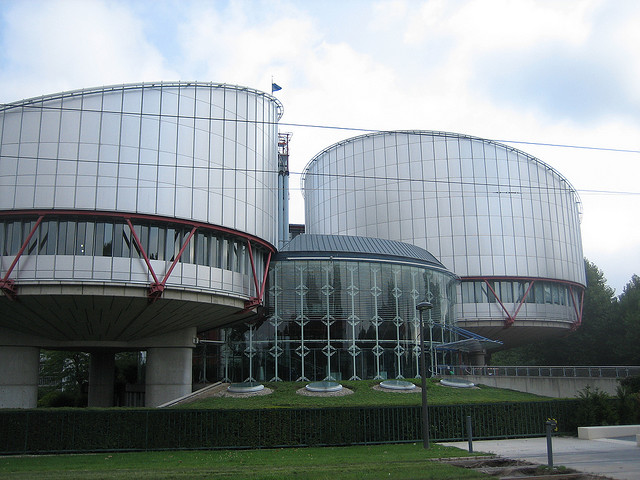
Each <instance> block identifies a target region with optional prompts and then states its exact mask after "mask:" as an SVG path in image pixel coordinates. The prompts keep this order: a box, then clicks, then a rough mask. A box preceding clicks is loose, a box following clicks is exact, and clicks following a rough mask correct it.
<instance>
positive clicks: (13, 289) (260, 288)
mask: <svg viewBox="0 0 640 480" xmlns="http://www.w3.org/2000/svg"><path fill="white" fill-rule="evenodd" d="M33 216H37V220H36V223H35V224H34V225H33V227H32V228H31V231H30V232H29V235H28V236H27V238H26V239H25V240H24V242H23V243H22V246H21V248H20V250H19V251H18V253H16V255H15V257H14V259H13V261H12V262H11V265H10V267H9V269H8V270H7V271H6V272H5V274H4V276H3V277H2V279H0V290H2V292H3V293H4V294H5V295H6V296H7V297H8V298H9V299H11V300H16V299H17V296H18V290H17V286H16V282H15V280H13V279H12V278H10V276H11V273H12V272H13V270H14V268H15V266H16V265H17V263H18V261H19V260H20V257H22V254H23V253H24V251H25V250H26V248H27V245H28V244H29V242H30V241H31V239H32V238H33V235H34V234H35V233H36V231H37V230H38V227H39V226H40V224H41V223H42V221H43V220H44V218H45V217H76V218H77V217H85V218H90V217H100V218H109V219H113V220H124V221H125V223H126V224H127V225H128V226H129V229H130V230H131V234H132V236H133V239H134V242H135V244H136V246H137V248H138V249H139V251H140V254H141V255H142V258H143V259H144V262H145V264H146V265H147V269H148V270H149V273H150V274H151V276H152V277H153V282H152V283H151V285H150V286H149V292H148V297H149V301H150V302H155V301H156V300H157V299H159V298H160V297H162V293H163V292H164V290H165V288H166V284H167V280H169V277H170V276H171V273H172V272H173V269H174V268H175V266H176V265H177V264H178V262H179V261H180V258H181V257H182V254H183V253H184V251H185V249H186V248H187V246H188V245H189V242H190V241H191V239H192V238H193V235H194V234H195V233H196V231H197V230H198V229H202V230H209V231H215V232H220V233H225V234H229V235H231V236H234V237H239V238H242V239H243V240H244V241H246V242H247V247H248V251H249V259H250V261H251V274H252V276H253V283H254V287H255V291H256V295H255V296H253V297H251V298H249V300H246V301H245V309H244V311H249V310H252V309H254V308H256V307H259V306H261V305H262V304H263V301H264V291H265V286H266V283H267V275H268V273H269V265H270V263H271V256H272V254H273V253H274V252H275V249H274V247H273V246H272V245H271V244H269V243H268V242H266V241H264V240H262V239H260V238H258V237H255V236H253V235H249V234H247V233H243V232H239V231H237V230H233V229H231V228H227V227H220V226H217V225H209V224H206V223H201V222H193V221H188V220H181V219H177V218H166V217H160V216H156V215H145V214H132V213H123V214H119V213H115V212H99V211H92V212H89V211H86V210H13V211H8V212H7V211H2V212H0V218H3V217H22V218H24V217H33ZM131 220H145V221H151V222H156V223H163V224H166V225H183V226H190V227H191V231H190V232H189V235H188V236H187V238H186V239H185V240H184V242H183V244H182V247H181V248H180V251H179V253H178V255H176V257H175V258H174V259H173V261H172V262H171V265H170V266H169V268H168V269H167V272H166V273H165V274H164V277H163V278H162V280H159V277H158V275H157V274H156V272H155V271H154V269H153V266H152V265H151V261H150V260H149V256H148V255H147V252H146V250H145V249H144V247H143V245H142V242H141V241H140V238H139V237H138V234H137V232H136V230H135V228H134V225H133V223H132V222H131ZM252 243H253V244H256V245H260V246H261V247H263V248H265V249H266V250H267V252H268V255H267V261H266V262H265V267H264V272H263V275H262V278H261V279H259V278H258V274H257V272H256V264H255V259H254V255H253V249H252V246H251V245H252Z"/></svg>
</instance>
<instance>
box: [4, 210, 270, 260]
mask: <svg viewBox="0 0 640 480" xmlns="http://www.w3.org/2000/svg"><path fill="white" fill-rule="evenodd" d="M27 215H30V216H36V215H38V216H39V215H57V216H74V217H88V218H91V217H107V218H114V219H127V218H129V219H132V220H135V219H137V220H147V221H151V222H162V223H166V224H174V225H185V226H188V227H194V226H195V227H198V228H202V229H205V230H211V231H216V232H221V233H228V234H229V235H233V236H236V237H239V238H244V239H249V240H251V241H252V242H253V243H255V244H258V245H261V246H262V247H264V248H266V249H267V250H271V251H273V252H275V248H274V247H273V245H271V244H270V243H269V242H266V241H265V240H263V239H261V238H260V237H256V236H255V235H251V234H249V233H245V232H241V231H239V230H234V229H232V228H228V227H222V226H219V225H211V224H209V223H204V222H197V221H192V220H182V219H180V218H171V217H162V216H159V215H147V214H141V213H118V212H103V211H91V210H0V217H5V216H27Z"/></svg>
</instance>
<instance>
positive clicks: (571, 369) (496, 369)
mask: <svg viewBox="0 0 640 480" xmlns="http://www.w3.org/2000/svg"><path fill="white" fill-rule="evenodd" d="M453 371H454V373H455V374H456V375H476V376H500V377H577V378H626V377H631V376H634V375H640V366H637V365H597V366H594V365H584V366H577V365H576V366H573V365H554V366H530V365H529V366H506V365H496V366H472V365H458V366H456V367H453Z"/></svg>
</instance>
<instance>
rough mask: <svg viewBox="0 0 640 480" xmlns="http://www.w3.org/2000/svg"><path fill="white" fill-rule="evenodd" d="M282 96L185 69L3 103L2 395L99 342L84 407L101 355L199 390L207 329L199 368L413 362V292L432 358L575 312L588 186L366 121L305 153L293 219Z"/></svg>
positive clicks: (537, 334) (512, 339)
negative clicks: (42, 361)
mask: <svg viewBox="0 0 640 480" xmlns="http://www.w3.org/2000/svg"><path fill="white" fill-rule="evenodd" d="M281 116H282V105H281V104H280V102H279V101H278V100H277V99H276V98H274V97H273V96H272V95H269V94H266V93H263V92H259V91H257V90H253V89H250V88H245V87H239V86H233V85H226V84H216V83H197V82H196V83H187V82H173V83H142V84H130V85H119V86H113V87H103V88H95V89H84V90H76V91H71V92H64V93H59V94H54V95H48V96H43V97H39V98H32V99H28V100H24V101H20V102H15V103H12V104H7V105H2V106H0V289H1V290H2V292H3V295H2V296H1V297H0V311H1V312H2V315H0V371H2V372H3V373H2V375H1V376H0V408H5V407H33V406H35V405H36V399H37V386H38V359H39V350H40V349H42V348H46V349H61V350H70V349H76V350H82V351H86V352H89V353H90V354H91V365H90V380H89V404H90V405H92V406H109V405H111V404H112V401H113V396H114V395H113V393H114V392H113V383H114V354H115V353H116V352H118V351H127V350H133V351H141V350H144V351H146V358H147V363H146V404H147V405H149V406H157V405H161V404H163V403H165V402H167V401H170V400H173V399H175V398H177V397H180V396H182V395H185V394H187V393H189V392H190V391H191V388H192V383H193V380H194V378H192V363H193V361H192V358H193V357H192V355H193V349H194V347H195V346H196V344H197V343H198V341H199V340H198V336H199V335H200V336H201V337H205V336H206V338H207V339H208V340H209V342H211V343H209V349H208V350H207V351H206V352H207V353H205V354H204V356H203V359H202V360H203V361H200V360H199V361H198V362H196V364H197V365H202V368H201V370H200V372H198V376H197V379H196V380H197V381H207V380H220V379H226V380H230V381H243V380H257V381H268V380H324V379H335V380H339V379H365V378H368V379H373V378H375V379H383V378H403V377H414V376H417V375H418V356H419V354H420V348H419V340H420V335H419V331H418V330H419V329H418V321H419V317H418V315H419V313H418V312H417V311H416V305H417V304H418V303H420V302H422V301H430V302H431V303H432V305H433V307H434V308H433V309H432V310H429V311H428V312H426V313H425V315H428V318H426V319H425V320H426V322H427V325H428V327H429V328H428V334H429V370H430V372H431V373H432V374H436V373H439V371H440V370H441V368H442V367H443V366H446V365H448V364H456V363H461V362H483V361H484V360H485V354H486V353H487V349H488V348H489V347H495V345H496V342H493V341H491V340H488V338H491V339H497V340H499V341H501V342H503V343H504V345H505V346H507V347H509V346H514V345H518V344H521V343H525V342H530V341H533V340H538V339H541V338H544V337H545V336H551V335H558V334H565V333H566V332H568V331H570V330H571V329H573V328H576V327H577V326H578V325H579V324H580V322H581V317H582V315H581V312H582V295H583V293H584V286H585V272H584V261H583V258H582V246H581V239H580V228H579V217H580V202H579V198H578V196H577V194H576V192H575V190H574V189H573V187H571V185H570V184H569V183H568V181H567V180H566V179H565V178H564V177H562V176H561V175H560V174H559V173H558V172H556V171H555V170H554V169H553V168H551V167H550V166H549V165H546V164H545V163H543V162H542V161H540V160H538V159H536V158H534V157H532V156H530V155H528V154H526V153H524V152H522V151H519V150H517V149H513V148H510V147H508V146H506V145H502V144H499V143H496V142H493V141H489V140H484V139H481V138H476V137H470V136H466V135H458V134H452V133H443V132H428V131H398V132H379V133H374V134H369V135H362V136H358V137H354V138H350V139H347V140H344V141H342V142H339V143H337V144H335V145H333V146H330V147H328V148H327V149H325V150H323V151H322V152H320V153H319V154H318V155H316V156H315V157H314V158H313V159H312V160H311V161H310V162H309V164H308V165H307V167H306V168H305V172H304V178H303V190H304V195H305V213H306V219H305V221H306V224H305V226H304V228H302V227H301V226H291V227H290V226H289V224H288V215H289V211H288V192H287V188H288V187H287V186H288V176H289V139H290V137H291V135H290V134H280V135H279V134H278V131H277V124H278V121H279V120H280V118H281ZM305 231H306V233H303V232H305ZM461 327H463V328H461ZM214 329H217V330H218V331H217V332H215V333H213V334H207V335H204V332H210V331H211V330H214ZM424 333H425V335H426V334H427V332H426V331H425V332H424ZM204 345H206V344H204ZM207 355H213V356H215V359H216V360H215V362H213V364H212V366H211V367H210V368H208V367H207V366H208V362H207Z"/></svg>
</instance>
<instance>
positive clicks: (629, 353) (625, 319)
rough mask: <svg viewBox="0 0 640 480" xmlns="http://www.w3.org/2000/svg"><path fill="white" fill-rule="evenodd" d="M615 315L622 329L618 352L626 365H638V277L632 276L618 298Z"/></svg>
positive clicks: (639, 355) (639, 323) (639, 335)
mask: <svg viewBox="0 0 640 480" xmlns="http://www.w3.org/2000/svg"><path fill="white" fill-rule="evenodd" d="M617 307H618V308H617V310H618V312H617V314H618V316H619V318H620V322H621V324H622V328H623V335H624V341H623V342H621V345H620V350H621V354H622V355H623V357H624V359H625V362H624V363H625V364H626V365H640V277H638V275H634V276H633V277H631V281H630V282H629V283H628V284H627V285H626V286H625V287H624V290H623V292H622V294H621V295H620V297H619V301H618V305H617Z"/></svg>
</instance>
